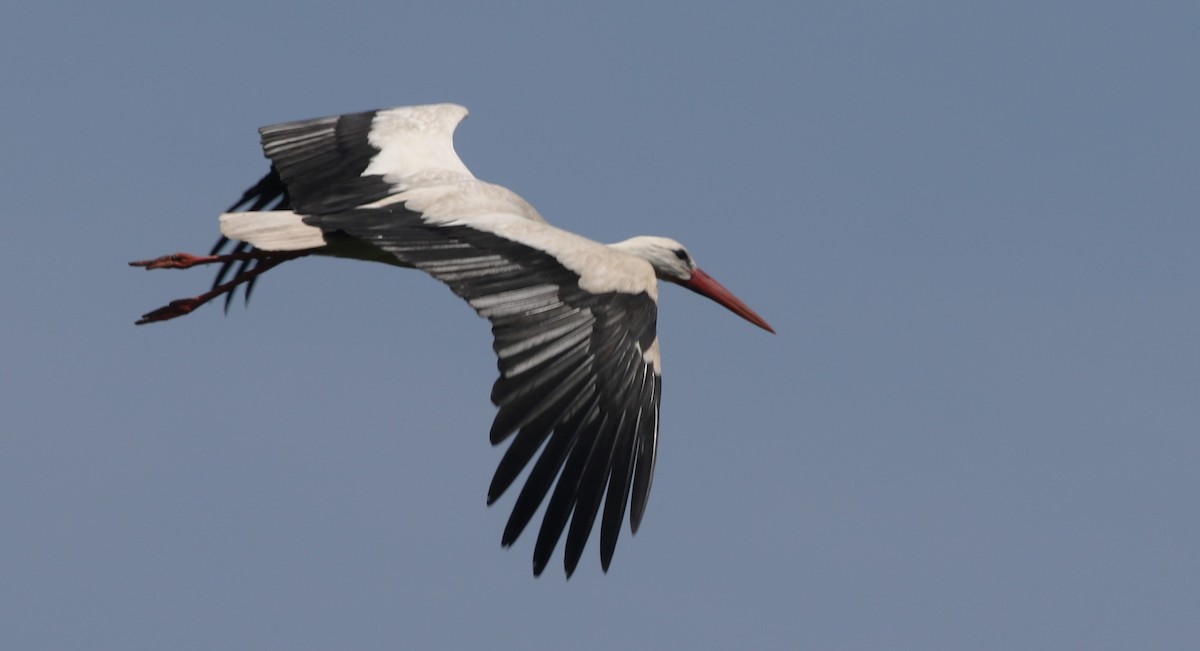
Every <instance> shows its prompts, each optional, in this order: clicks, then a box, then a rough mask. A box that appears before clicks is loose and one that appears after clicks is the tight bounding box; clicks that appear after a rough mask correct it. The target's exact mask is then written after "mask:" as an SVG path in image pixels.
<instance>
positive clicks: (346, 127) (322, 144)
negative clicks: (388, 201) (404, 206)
mask: <svg viewBox="0 0 1200 651" xmlns="http://www.w3.org/2000/svg"><path fill="white" fill-rule="evenodd" d="M466 116H467V109H465V108H463V107H462V106H458V105H457V104H432V105H428V106H406V107H402V108H394V109H386V110H379V111H367V112H364V113H350V114H347V115H337V116H331V117H326V118H317V119H315V120H302V121H299V122H287V123H284V124H276V125H272V126H267V127H263V128H262V129H259V134H260V135H261V136H262V147H263V153H265V154H266V155H267V158H269V159H271V163H272V164H273V166H274V168H275V170H277V171H278V173H279V177H280V178H281V179H282V181H283V184H284V185H285V186H286V187H287V192H288V196H289V197H290V199H291V209H292V210H294V211H295V212H297V213H300V214H304V215H311V214H321V213H329V212H336V211H339V210H348V209H350V208H356V207H358V206H363V205H366V204H368V203H372V202H374V201H378V200H380V199H383V198H385V197H387V196H389V195H392V194H395V193H397V192H401V191H403V190H406V189H409V188H412V187H417V186H421V185H429V184H433V183H446V182H452V181H459V180H466V179H473V178H475V177H474V176H472V175H471V172H470V171H469V170H468V169H467V166H466V165H463V162H462V161H461V160H459V158H458V154H456V153H455V152H454V129H455V127H457V126H458V123H459V122H461V121H462V119H463V118H465V117H466Z"/></svg>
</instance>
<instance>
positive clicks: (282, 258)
mask: <svg viewBox="0 0 1200 651" xmlns="http://www.w3.org/2000/svg"><path fill="white" fill-rule="evenodd" d="M311 252H312V251H311V250H306V251H283V252H271V251H260V250H258V249H253V250H251V251H246V252H243V253H230V254H226V255H208V256H197V255H192V254H190V253H175V254H172V255H164V256H162V257H160V258H155V259H153V260H141V261H139V262H130V263H129V264H130V265H131V266H134V267H145V268H146V269H187V268H189V267H194V266H197V265H205V264H213V263H217V262H222V263H224V262H233V261H237V260H256V261H257V262H258V264H256V265H254V267H253V268H252V269H247V270H246V271H243V272H242V273H239V274H238V275H236V276H234V277H233V278H232V279H230V280H229V282H226V283H222V284H220V285H217V286H216V287H213V288H212V289H211V290H209V291H207V292H205V293H203V294H201V295H199V296H194V297H192V298H181V299H179V300H175V301H171V302H170V303H168V304H166V305H164V306H162V307H160V308H158V309H157V310H153V311H151V312H147V313H145V314H143V315H142V318H141V319H139V320H138V321H137V325H145V324H147V323H154V322H155V321H166V320H168V319H174V318H175V317H179V316H183V315H185V314H190V313H191V312H192V310H195V309H196V308H198V307H200V306H201V305H204V304H205V303H207V302H209V301H211V300H213V299H214V298H217V297H218V296H223V295H225V294H228V293H229V292H232V291H233V290H234V289H235V288H236V287H237V286H238V285H241V284H243V283H247V282H250V281H252V280H254V279H255V278H257V277H258V276H260V275H262V274H264V273H266V272H267V271H270V270H271V269H273V268H275V267H276V266H278V265H280V264H282V263H284V262H287V261H288V260H293V259H295V258H299V257H301V256H306V255H308V254H309V253H311Z"/></svg>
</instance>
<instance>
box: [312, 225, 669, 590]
mask: <svg viewBox="0 0 1200 651" xmlns="http://www.w3.org/2000/svg"><path fill="white" fill-rule="evenodd" d="M499 219H502V217H500V218H499ZM514 219H515V218H514ZM304 221H305V223H307V224H309V225H312V226H317V227H319V228H320V229H321V230H323V231H325V232H326V233H338V232H341V233H345V234H347V235H350V236H352V237H354V238H356V239H359V240H362V241H364V242H367V243H369V244H371V245H373V246H375V247H378V248H379V249H380V250H382V251H385V252H387V253H390V254H391V255H394V256H395V257H396V258H398V259H399V260H400V261H401V262H403V263H405V264H407V265H411V266H414V267H416V268H418V269H421V270H423V271H426V272H428V273H429V274H430V275H432V276H434V277H435V278H437V279H438V280H441V281H442V282H444V283H446V284H447V285H449V286H450V289H451V290H453V291H454V293H455V294H457V295H459V296H461V297H462V298H464V299H466V300H467V302H468V303H470V304H471V306H472V307H473V308H475V310H476V311H477V312H478V313H479V314H480V315H481V316H484V317H486V318H488V319H489V320H490V321H491V323H492V333H493V335H494V336H495V342H494V344H493V348H494V349H495V351H496V355H497V357H498V359H499V362H498V366H499V369H500V378H499V379H498V380H496V383H495V385H494V386H493V387H492V396H491V398H492V402H493V403H495V404H496V405H497V406H498V407H499V408H500V410H499V413H497V415H496V419H495V421H494V422H493V424H492V430H491V439H492V442H493V443H494V444H498V443H500V442H502V441H504V440H506V439H507V438H509V437H510V436H511V435H512V434H513V432H516V436H515V437H514V438H513V442H512V444H511V445H510V446H509V448H508V450H507V451H506V452H505V454H504V457H503V459H502V460H501V461H500V465H499V467H498V468H497V470H496V474H495V476H494V477H493V479H492V483H491V487H490V488H489V490H488V503H489V504H491V503H492V502H494V501H495V500H496V499H497V498H498V497H500V495H501V494H503V493H504V491H505V490H506V489H508V487H509V486H510V485H511V484H512V483H513V482H514V480H515V479H516V478H517V476H518V475H519V474H520V472H521V471H522V469H523V468H524V467H525V466H526V465H527V464H529V462H530V461H531V460H532V459H533V457H534V456H535V455H536V454H537V452H538V450H539V449H541V450H542V453H541V456H540V457H538V459H537V461H536V462H535V463H534V465H533V469H532V470H531V471H530V474H529V477H528V478H527V479H526V481H525V485H524V487H523V488H522V489H521V492H520V495H519V496H518V497H517V501H516V504H515V506H514V507H513V511H512V515H511V516H510V517H509V520H508V525H507V526H506V528H505V530H504V535H503V538H502V544H503V545H505V546H508V545H510V544H512V543H513V542H514V541H515V540H516V539H517V537H518V536H519V535H520V534H521V532H522V531H523V530H524V528H525V526H526V525H527V524H528V523H529V521H530V519H531V518H532V517H533V515H534V513H535V511H536V510H537V508H538V506H539V505H540V504H541V503H542V501H543V500H544V498H545V497H546V495H547V494H550V502H549V505H548V506H547V508H546V512H545V515H544V517H543V519H542V525H541V530H540V531H539V532H538V539H537V543H536V545H535V548H534V556H533V570H534V573H535V574H540V573H541V572H542V570H543V569H544V568H545V566H546V563H547V561H548V560H549V557H550V555H551V553H552V552H553V550H554V547H555V546H556V545H557V543H558V540H559V539H560V538H561V536H562V533H563V531H564V530H566V531H567V541H566V548H565V555H564V563H565V567H566V571H567V574H568V576H569V575H570V574H571V573H572V572H573V571H574V569H575V566H576V565H577V563H578V562H579V558H580V556H581V555H582V553H583V548H584V545H585V543H586V541H587V538H588V536H589V534H590V532H591V530H592V527H593V524H594V523H595V520H596V518H597V516H598V514H599V512H600V504H601V501H602V500H603V501H604V513H603V517H602V521H601V528H600V529H601V531H600V538H601V546H600V554H601V562H602V565H603V567H604V568H605V569H606V570H607V569H608V565H609V563H610V561H611V560H612V555H613V550H614V549H615V548H616V544H617V537H618V534H619V532H620V528H621V525H622V522H623V520H624V515H625V510H626V505H627V504H629V503H631V508H630V525H631V528H632V529H633V530H634V531H636V530H637V527H638V525H639V523H640V522H641V519H642V515H643V513H644V512H645V508H646V500H647V497H648V495H649V492H650V484H651V480H652V478H653V473H654V459H655V449H656V445H657V437H658V414H659V395H660V391H661V386H662V384H661V378H660V376H659V371H658V358H657V355H658V349H657V345H656V338H655V320H656V314H657V308H656V305H655V301H654V299H653V298H651V297H650V295H649V294H648V293H646V292H639V293H636V294H635V293H627V292H622V291H609V292H601V293H595V292H592V291H588V290H585V289H583V288H582V287H581V286H580V275H579V274H577V273H576V272H574V271H572V270H570V269H568V268H567V267H566V266H564V265H563V264H562V263H561V262H560V261H559V260H558V259H557V258H556V257H555V256H554V255H551V254H550V253H548V252H546V251H544V250H541V249H539V248H536V247H533V246H530V245H527V244H523V243H520V242H517V241H514V240H511V239H507V238H505V237H502V236H499V235H497V234H496V233H495V232H492V231H490V230H488V229H486V228H482V227H480V226H478V225H474V226H473V225H471V223H470V222H461V223H454V224H446V223H437V222H436V221H432V220H430V219H429V218H427V217H426V216H424V215H422V214H421V213H417V212H414V211H411V210H408V209H407V208H405V207H404V205H402V204H393V205H390V206H386V207H381V208H368V209H357V210H350V211H346V212H342V213H335V214H329V215H317V216H309V217H305V218H304ZM547 228H548V227H547ZM596 246H601V245H596ZM614 255H617V254H614ZM639 262H640V261H639ZM543 446H544V447H543ZM556 477H557V479H558V481H557V484H555V478H556ZM552 486H553V492H552V493H551V487H552ZM568 520H569V521H570V527H569V530H568V529H567V524H568Z"/></svg>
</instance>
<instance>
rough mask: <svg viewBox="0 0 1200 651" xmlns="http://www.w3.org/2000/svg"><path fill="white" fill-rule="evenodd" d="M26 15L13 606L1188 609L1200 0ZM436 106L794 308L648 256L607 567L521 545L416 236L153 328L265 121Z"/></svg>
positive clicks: (1196, 475) (14, 117) (405, 637)
mask: <svg viewBox="0 0 1200 651" xmlns="http://www.w3.org/2000/svg"><path fill="white" fill-rule="evenodd" d="M0 57H2V59H3V61H4V63H3V65H2V66H0V88H2V92H3V100H2V101H0V124H2V125H3V126H2V127H0V129H2V130H3V134H2V140H0V142H2V145H3V146H2V147H0V163H2V165H3V171H4V173H3V174H2V175H0V184H2V186H3V198H4V204H3V206H4V223H5V225H6V228H5V236H4V237H3V239H2V240H0V251H2V255H0V265H3V268H2V269H0V300H2V303H3V317H2V318H0V382H2V391H0V414H2V417H3V421H2V422H3V428H2V430H3V431H2V433H0V522H2V523H3V524H2V526H0V647H3V648H5V649H22V650H33V649H125V650H129V649H330V648H337V649H381V648H399V649H404V648H408V649H418V648H522V649H565V648H578V649H612V648H623V649H676V648H677V649H696V648H748V649H1017V648H1020V649H1065V648H1076V649H1085V648H1086V649H1131V648H1138V649H1148V648H1155V649H1183V648H1200V560H1198V559H1200V556H1198V555H1197V550H1198V549H1200V510H1198V508H1197V504H1198V502H1197V499H1198V496H1200V472H1198V467H1200V341H1198V336H1200V258H1198V256H1197V248H1198V245H1200V223H1198V222H1197V217H1198V215H1197V209H1198V207H1200V190H1198V188H1200V122H1198V120H1200V118H1198V116H1200V83H1198V82H1200V74H1198V70H1200V69H1198V68H1197V64H1198V62H1200V5H1197V4H1196V3H1195V2H1177V3H1169V2H1164V3H1159V2H1138V3H1134V2H1127V3H1116V2H1042V1H1039V2H995V3H964V2H906V3H899V2H897V3H888V2H875V3H857V2H773V3H762V2H738V3H724V4H719V3H692V4H687V5H685V4H681V3H665V2H662V3H643V2H604V3H592V4H591V5H588V6H587V7H584V8H580V7H568V6H567V4H566V3H550V2H544V3H511V4H507V5H506V4H503V3H492V2H474V3H462V2H443V1H439V2H399V1H395V0H393V1H389V2H371V3H353V2H347V3H337V4H334V3H316V2H303V1H300V2H287V3H285V2H247V1H245V0H238V1H237V2H226V1H224V0H214V1H212V2H205V3H191V4H190V5H182V4H180V3H160V2H116V3H111V2H105V3H82V2H74V3H72V2H67V3H57V4H55V3H35V2H16V3H11V5H10V6H9V7H7V8H6V9H5V10H4V18H3V21H2V22H0ZM440 101H454V102H459V103H462V104H464V105H466V106H468V107H469V108H470V109H471V111H472V116H471V117H470V118H469V119H468V120H467V121H466V122H465V123H464V124H463V125H462V127H461V128H460V129H459V132H458V138H457V143H458V150H459V153H460V154H461V156H462V158H463V159H464V160H465V161H466V162H467V164H468V165H469V166H470V167H471V169H472V170H473V171H474V172H475V174H476V175H478V176H479V177H481V178H484V179H486V180H490V181H494V182H497V183H501V184H503V185H506V186H509V187H511V188H513V189H514V190H516V191H517V192H519V193H521V194H522V195H523V196H524V197H526V198H527V199H528V200H530V201H531V202H532V203H533V204H534V205H536V206H537V207H538V208H539V209H540V210H541V212H542V213H543V214H544V215H546V216H547V218H548V219H550V220H551V221H552V222H554V223H555V224H557V225H559V226H562V227H564V228H567V229H570V230H573V231H576V232H579V233H582V234H585V235H588V236H591V237H593V238H596V239H599V240H602V241H616V240H620V239H624V238H626V237H628V236H631V235H634V234H643V233H644V234H656V235H668V236H671V237H675V238H676V239H679V240H681V241H682V242H684V243H685V244H687V245H688V246H689V247H690V248H691V251H692V253H693V254H694V255H695V256H696V258H697V259H698V261H699V262H700V264H701V265H702V266H703V267H705V268H706V269H707V270H708V271H709V272H710V273H711V274H712V275H713V276H715V277H716V278H718V279H720V280H721V281H722V282H724V283H725V284H726V285H727V286H728V287H730V288H731V289H732V290H734V291H735V292H736V293H737V294H739V295H740V296H741V297H742V298H744V299H745V300H746V302H747V303H749V304H750V305H751V306H752V307H753V308H755V309H756V310H758V311H759V312H760V313H761V314H762V315H763V316H764V317H766V318H767V319H768V320H769V321H770V322H771V323H772V324H773V325H774V326H775V327H776V328H777V330H778V331H779V334H778V336H771V335H769V334H767V333H764V332H762V331H760V330H757V329H756V328H754V327H753V326H751V325H749V324H747V323H745V322H743V321H741V320H739V319H738V318H737V317H735V316H733V315H732V314H730V313H728V312H726V311H724V310H723V309H721V308H719V307H718V306H716V305H714V304H712V303H709V302H707V301H704V300H702V299H700V298H699V297H696V296H694V295H692V294H690V293H688V292H685V291H681V290H678V289H677V288H672V287H668V288H666V289H665V290H664V292H663V295H662V300H661V306H660V307H661V310H660V317H659V332H660V336H661V338H662V342H663V343H662V345H663V355H664V387H665V392H666V393H665V398H664V403H663V410H662V423H663V426H662V445H661V449H660V457H659V463H658V471H657V475H656V481H655V485H654V492H653V495H652V497H651V500H650V505H649V509H648V512H647V516H646V521H645V523H644V527H643V529H642V531H640V532H639V534H638V535H637V536H634V537H630V536H629V535H628V532H627V531H626V532H625V534H624V535H623V539H622V541H621V544H620V545H619V546H618V548H617V554H616V558H615V559H614V563H613V567H612V569H611V571H610V572H609V573H608V574H607V575H605V574H602V573H601V571H600V567H599V559H598V551H597V548H596V546H595V545H594V544H593V545H590V546H589V548H588V550H587V552H586V553H585V556H584V561H583V562H582V563H581V565H580V569H579V571H578V572H577V573H576V574H575V576H574V577H573V578H572V579H571V580H570V581H564V579H563V575H562V570H561V556H560V554H558V553H556V554H555V557H554V558H553V559H552V561H551V566H550V567H549V568H548V570H547V572H546V574H545V575H543V576H542V577H541V578H540V579H536V580H535V579H534V578H532V576H531V573H530V556H531V554H532V536H530V535H529V533H532V532H527V535H526V536H524V537H523V538H522V539H521V540H519V541H518V543H517V544H516V545H515V547H514V548H512V549H509V550H502V549H501V548H500V545H499V541H500V533H501V531H502V529H503V526H504V522H505V519H506V517H507V514H508V510H509V508H510V507H511V505H512V501H513V496H512V495H508V496H506V498H505V499H503V500H501V502H499V503H498V504H497V505H496V506H495V507H492V508H490V509H489V508H487V507H486V506H485V499H484V498H485V493H486V489H487V485H488V481H489V479H490V477H491V473H492V470H493V468H494V466H495V464H496V462H497V461H498V460H499V458H500V455H501V450H499V449H493V448H492V447H491V446H490V445H489V444H488V442H487V431H488V427H489V425H490V422H491V418H492V415H493V408H492V407H491V405H490V403H489V402H488V399H487V396H488V391H489V389H490V386H491V383H492V381H493V379H494V374H495V362H494V359H493V358H492V356H491V348H490V344H491V341H490V333H489V329H488V325H487V323H486V322H485V321H483V320H481V319H478V318H476V317H475V316H474V314H473V312H472V311H471V310H470V309H469V308H468V307H467V306H466V305H465V304H464V303H462V302H460V301H459V300H458V299H457V298H455V297H454V296H453V295H452V294H451V293H450V292H449V291H447V290H446V289H445V288H444V287H443V286H441V285H440V284H438V283H437V282H435V281H432V280H430V279H429V278H427V277H425V276H423V275H422V274H419V273H416V272H406V271H402V270H397V269H393V268H388V267H385V266H383V265H369V264H365V263H354V262H347V261H336V260H315V259H314V260H303V261H300V262H296V263H289V264H287V265H285V266H284V267H282V268H280V269H277V270H275V271H273V272H271V273H270V274H269V275H268V276H266V277H265V278H264V279H263V281H262V282H261V283H260V285H259V287H258V289H257V290H256V294H255V297H254V300H253V302H252V304H251V305H250V307H249V309H248V310H247V309H243V307H242V305H241V304H240V303H239V304H237V305H236V306H235V307H234V308H233V309H232V310H231V311H230V314H229V315H228V316H227V317H225V316H222V313H221V310H220V308H219V307H217V306H210V307H208V308H207V309H204V310H202V311H200V312H197V313H196V314H193V315H191V316H190V317H187V318H185V319H181V320H178V321H175V322H171V323H167V324H156V325H152V326H147V327H134V325H133V321H134V320H135V319H136V318H137V317H138V316H139V315H140V314H142V313H143V312H145V311H147V310H149V309H151V308H155V307H158V306H159V305H162V304H164V303H165V302H167V301H168V300H170V299H174V298H179V297H183V296H190V295H193V294H196V293H198V292H200V291H202V290H204V289H206V288H207V286H208V283H209V282H210V280H211V276H210V274H209V272H208V271H205V270H193V271H188V272H177V271H162V272H155V273H146V272H143V271H140V270H133V269H130V268H128V267H126V266H125V263H126V262H127V261H129V260H134V259H140V258H146V257H152V256H156V255H159V254H164V253H170V252H175V251H192V252H197V253H202V252H206V251H207V249H208V247H209V246H210V245H211V244H212V242H213V240H214V239H215V238H216V236H217V223H216V215H217V214H218V213H219V212H220V211H221V210H222V209H223V208H225V207H226V206H227V205H228V204H229V203H231V201H232V200H233V199H234V198H236V197H237V196H238V195H239V194H240V193H241V191H242V190H243V189H244V188H245V187H246V186H247V185H248V184H250V183H252V182H254V181H255V180H257V179H258V177H259V175H260V174H261V173H262V172H263V171H264V170H265V167H266V166H265V162H264V161H263V159H262V158H261V153H260V151H259V148H258V142H257V133H256V131H255V129H256V128H257V127H259V126H261V125H264V124H270V123H274V122H281V121H287V120H293V119H301V118H309V117H316V116H321V115H327V114H333V113H343V112H349V111H358V110H366V109H372V108H380V107H390V106H397V105H404V104H417V103H427V102H440ZM594 542H595V541H593V543H594Z"/></svg>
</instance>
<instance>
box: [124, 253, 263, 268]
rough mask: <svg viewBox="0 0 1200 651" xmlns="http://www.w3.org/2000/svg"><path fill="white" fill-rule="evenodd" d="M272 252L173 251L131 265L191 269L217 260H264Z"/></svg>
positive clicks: (130, 264)
mask: <svg viewBox="0 0 1200 651" xmlns="http://www.w3.org/2000/svg"><path fill="white" fill-rule="evenodd" d="M269 255H270V254H267V253H264V252H263V251H246V252H243V253H227V254H225V255H192V254H191V253H172V254H171V255H164V256H160V257H157V258H155V259H153V260H138V261H137V262H130V263H129V266H131V267H145V269H146V271H149V270H151V269H190V268H192V267H198V266H200V265H204V264H214V263H217V262H234V261H236V260H262V259H263V258H264V257H266V256H269Z"/></svg>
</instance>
